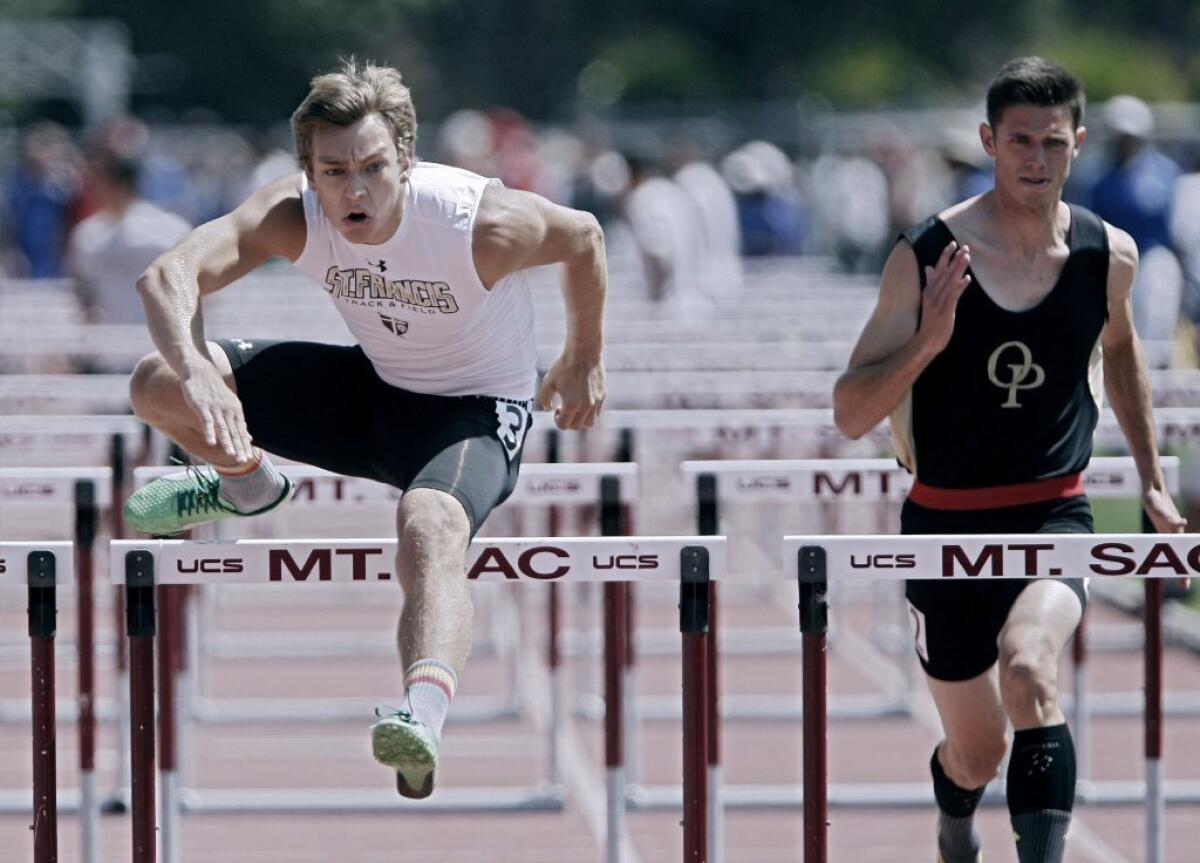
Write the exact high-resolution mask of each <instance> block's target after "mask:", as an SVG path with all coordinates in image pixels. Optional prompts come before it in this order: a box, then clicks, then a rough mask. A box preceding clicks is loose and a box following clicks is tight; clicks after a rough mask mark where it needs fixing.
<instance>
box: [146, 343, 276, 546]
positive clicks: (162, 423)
mask: <svg viewBox="0 0 1200 863" xmlns="http://www.w3.org/2000/svg"><path fill="white" fill-rule="evenodd" d="M205 349H206V350H207V351H208V355H209V357H210V359H211V360H212V362H213V364H214V365H215V366H216V368H217V370H218V371H219V372H220V374H221V377H222V380H223V381H224V383H225V385H226V386H227V387H229V389H230V390H232V391H233V392H234V393H237V391H238V388H237V382H236V380H235V375H234V370H233V364H232V363H231V362H230V359H229V357H228V355H227V354H226V353H225V351H224V350H223V349H222V348H221V346H220V345H219V344H217V343H216V342H207V343H206V344H205ZM129 395H130V401H131V402H132V404H133V408H134V411H135V412H136V413H137V415H138V416H139V417H140V418H141V419H143V420H145V421H146V422H147V423H149V424H150V425H152V426H153V427H154V428H156V429H158V430H159V431H161V432H162V433H163V434H165V435H166V436H167V437H169V438H170V439H171V440H173V441H175V442H176V443H177V444H179V445H180V446H181V447H183V448H184V449H185V450H186V451H188V452H189V453H191V454H192V456H193V457H195V458H196V459H197V460H200V461H203V462H207V463H208V464H210V465H211V466H212V467H213V469H214V470H215V472H216V475H215V476H213V475H212V473H211V472H207V471H195V470H189V471H184V472H180V473H179V474H177V475H172V476H168V477H163V478H160V479H159V480H157V481H156V483H153V484H151V485H149V486H146V487H145V488H143V489H140V490H139V491H137V492H135V493H134V494H133V495H132V496H131V497H130V499H129V501H128V503H127V504H126V511H125V515H126V520H127V521H128V523H129V524H130V526H131V527H133V528H134V529H136V530H141V531H145V532H148V533H166V534H171V533H176V532H178V531H180V530H184V529H186V528H188V527H190V526H192V525H194V524H203V523H204V522H206V521H211V520H213V519H214V518H220V517H227V516H228V515H229V514H231V513H241V514H246V515H250V514H255V513H259V512H264V511H266V510H269V509H274V508H275V507H277V506H279V505H280V504H282V503H283V502H284V500H286V499H287V497H288V495H289V494H290V493H291V486H290V484H289V483H288V481H287V480H286V479H285V478H284V477H283V476H282V475H281V474H280V473H279V472H278V471H277V470H276V469H275V466H274V465H273V464H272V463H271V461H270V459H269V458H267V456H266V455H265V454H264V453H263V452H262V450H260V449H258V448H256V447H251V449H250V453H251V458H250V459H249V461H246V462H243V463H240V464H239V463H238V462H237V460H236V459H235V458H234V457H233V456H231V455H230V454H229V453H227V452H226V451H225V450H224V448H223V447H222V446H221V444H220V442H219V441H218V442H217V443H215V444H209V443H208V442H207V441H206V440H205V438H204V432H203V428H202V424H201V422H200V419H199V417H197V416H196V413H195V411H193V410H192V408H191V407H190V406H189V405H188V403H187V400H186V399H185V397H184V393H183V385H182V383H181V382H180V379H179V376H178V375H177V374H176V373H175V371H174V370H173V369H172V368H171V367H170V366H169V365H168V364H167V362H166V360H164V359H163V357H162V355H161V354H158V353H154V354H149V355H148V356H145V357H143V358H142V359H141V360H140V361H139V362H138V364H137V366H136V368H135V369H134V372H133V375H132V376H131V378H130V384H129Z"/></svg>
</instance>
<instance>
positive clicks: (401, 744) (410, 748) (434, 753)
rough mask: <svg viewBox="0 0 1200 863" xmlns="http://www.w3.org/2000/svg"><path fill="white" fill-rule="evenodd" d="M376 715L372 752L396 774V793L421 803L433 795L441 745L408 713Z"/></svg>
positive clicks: (376, 712) (377, 759)
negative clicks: (421, 800) (377, 718)
mask: <svg viewBox="0 0 1200 863" xmlns="http://www.w3.org/2000/svg"><path fill="white" fill-rule="evenodd" d="M375 715H376V716H378V717H379V721H378V722H376V723H375V724H374V725H372V726H371V749H372V751H373V752H374V753H375V760H376V761H378V762H379V763H380V764H382V765H384V766H386V767H390V768H392V769H393V770H395V771H396V790H397V791H399V792H400V796H402V797H411V798H413V799H415V800H420V799H421V798H423V797H428V796H429V795H430V794H432V793H433V774H434V771H435V770H437V759H438V745H437V741H436V740H435V739H434V737H433V732H432V731H430V730H429V726H428V725H426V724H425V723H424V722H421V721H420V720H418V719H413V718H412V714H411V713H408V712H407V711H404V710H397V711H394V712H391V713H386V714H384V713H380V711H379V710H378V709H376V711H375Z"/></svg>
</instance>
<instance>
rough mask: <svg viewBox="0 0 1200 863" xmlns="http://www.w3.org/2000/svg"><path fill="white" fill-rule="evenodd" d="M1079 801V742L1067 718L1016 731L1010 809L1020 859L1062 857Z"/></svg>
mask: <svg viewBox="0 0 1200 863" xmlns="http://www.w3.org/2000/svg"><path fill="white" fill-rule="evenodd" d="M1074 805H1075V745H1074V743H1073V742H1072V741H1071V732H1070V730H1069V729H1068V728H1067V726H1066V725H1065V724H1063V725H1052V726H1049V727H1045V728H1030V729H1026V730H1025V731H1018V732H1017V733H1016V734H1014V735H1013V750H1012V758H1011V759H1010V760H1009V762H1008V811H1009V814H1010V815H1011V816H1012V825H1013V833H1014V834H1015V837H1016V840H1017V859H1018V860H1019V861H1020V863H1060V861H1061V860H1062V858H1063V852H1064V849H1065V846H1066V837H1067V828H1068V827H1070V824H1071V810H1072V808H1073V807H1074Z"/></svg>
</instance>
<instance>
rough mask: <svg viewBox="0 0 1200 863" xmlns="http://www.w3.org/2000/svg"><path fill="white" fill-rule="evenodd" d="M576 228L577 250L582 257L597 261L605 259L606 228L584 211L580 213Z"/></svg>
mask: <svg viewBox="0 0 1200 863" xmlns="http://www.w3.org/2000/svg"><path fill="white" fill-rule="evenodd" d="M576 218H577V220H578V221H577V224H576V228H575V237H576V239H575V249H576V253H577V254H578V255H579V256H580V257H585V258H588V259H589V260H595V259H597V258H603V257H604V228H602V227H600V222H599V220H598V219H597V218H596V217H595V216H593V215H592V214H591V213H589V212H586V211H584V210H580V211H578V214H577V216H576Z"/></svg>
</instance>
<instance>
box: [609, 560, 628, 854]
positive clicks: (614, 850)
mask: <svg viewBox="0 0 1200 863" xmlns="http://www.w3.org/2000/svg"><path fill="white" fill-rule="evenodd" d="M624 588H625V585H624V584H623V583H621V582H615V581H614V582H606V583H605V585H604V767H605V785H606V788H607V795H606V796H607V800H608V817H607V824H608V831H607V844H606V848H605V860H606V861H607V863H620V861H621V845H622V842H623V840H624V836H625V765H624V752H623V742H624V741H623V736H624V735H623V732H624V725H625V716H624V712H625V711H624V708H623V705H624V692H623V691H622V690H623V686H622V684H623V683H624V682H625V675H624V667H623V665H624V663H623V659H624V655H625V620H624V618H625V615H624V612H625V590H624Z"/></svg>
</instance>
